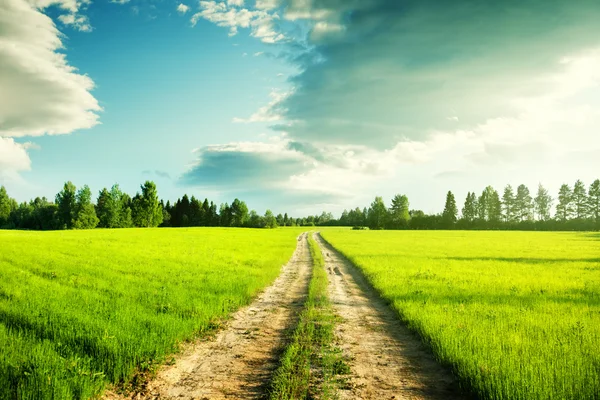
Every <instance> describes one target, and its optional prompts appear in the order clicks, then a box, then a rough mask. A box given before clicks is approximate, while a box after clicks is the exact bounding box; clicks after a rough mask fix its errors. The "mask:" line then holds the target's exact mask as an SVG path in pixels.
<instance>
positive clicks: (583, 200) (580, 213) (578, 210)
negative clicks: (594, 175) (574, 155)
mask: <svg viewBox="0 0 600 400" xmlns="http://www.w3.org/2000/svg"><path fill="white" fill-rule="evenodd" d="M588 207H589V202H588V198H587V193H586V190H585V185H584V184H583V182H582V181H581V180H579V179H578V180H577V182H575V185H574V186H573V211H574V212H575V218H577V219H585V218H587V217H588Z"/></svg>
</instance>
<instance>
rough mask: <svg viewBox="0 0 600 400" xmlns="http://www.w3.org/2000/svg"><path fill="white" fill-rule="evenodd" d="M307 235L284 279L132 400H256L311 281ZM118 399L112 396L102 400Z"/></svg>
mask: <svg viewBox="0 0 600 400" xmlns="http://www.w3.org/2000/svg"><path fill="white" fill-rule="evenodd" d="M311 271H312V260H311V257H310V252H309V248H308V243H307V234H306V233H303V234H302V235H300V236H299V237H298V244H297V247H296V251H295V252H294V255H293V256H292V258H291V260H290V261H289V262H288V263H287V264H286V265H285V266H284V267H283V268H282V273H281V275H279V277H278V278H277V279H276V280H275V282H274V283H273V285H271V286H269V287H268V288H267V289H266V290H265V291H264V292H263V293H262V294H261V295H259V297H258V298H257V299H256V300H255V301H254V302H253V303H252V304H251V305H249V306H247V307H245V308H242V309H240V310H238V311H237V312H236V313H235V314H234V315H233V317H232V319H231V320H230V322H229V323H227V324H226V327H225V328H224V329H223V330H221V331H219V332H218V333H217V335H216V336H215V337H214V338H212V339H209V340H206V339H205V340H203V341H200V342H198V343H196V344H194V345H193V346H190V348H189V349H187V350H185V351H184V353H183V355H182V356H181V357H179V359H178V360H177V361H176V362H175V364H174V365H172V366H165V367H163V368H162V369H161V370H159V372H158V374H157V376H156V378H155V379H154V380H152V381H151V382H149V383H148V385H147V387H146V389H145V390H144V393H134V394H131V395H130V398H135V399H175V398H177V399H233V398H236V399H258V398H264V397H266V389H267V387H266V385H268V383H269V382H270V380H271V376H272V373H273V371H274V370H275V369H276V368H277V366H278V361H279V353H280V351H281V349H282V347H283V346H284V345H285V342H286V334H287V332H288V330H289V328H290V327H293V326H295V321H296V319H297V315H298V313H299V311H300V310H301V309H302V306H303V303H304V299H305V298H306V293H307V291H308V284H309V281H310V277H311ZM116 398H118V397H117V396H115V395H114V394H109V395H107V396H105V399H116Z"/></svg>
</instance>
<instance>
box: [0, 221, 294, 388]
mask: <svg viewBox="0 0 600 400" xmlns="http://www.w3.org/2000/svg"><path fill="white" fill-rule="evenodd" d="M298 233H299V232H298V231H296V230H291V229H285V230H284V229H280V230H248V229H225V228H210V229H204V228H192V229H123V230H92V231H85V232H84V231H62V232H22V231H0V249H1V251H0V388H2V390H0V399H69V398H76V399H80V398H89V397H92V396H96V395H98V394H100V393H101V392H102V391H103V389H105V388H106V387H107V385H109V384H116V385H118V387H121V388H126V387H128V386H131V385H135V384H136V383H137V381H136V380H137V379H143V378H144V377H143V375H144V374H145V373H149V372H151V371H152V370H153V369H154V368H155V367H156V366H157V365H158V364H160V363H162V362H165V361H166V360H167V356H168V355H170V354H172V353H174V352H176V351H177V350H178V349H179V345H180V343H182V342H184V341H187V340H191V339H193V338H195V337H197V336H199V335H202V334H204V333H206V332H209V331H211V330H212V329H213V328H214V327H215V326H217V325H218V323H219V321H221V320H222V319H223V318H226V317H227V316H228V315H229V314H230V313H231V312H232V311H233V310H235V309H236V308H238V307H240V306H241V305H244V304H247V303H249V302H250V301H251V299H252V298H253V297H254V296H255V295H256V294H257V293H258V292H259V291H260V290H261V289H262V288H264V287H265V286H267V285H268V284H270V283H272V282H273V280H274V279H275V278H276V277H277V275H278V274H279V272H280V267H281V265H282V264H284V263H285V262H287V260H288V259H289V258H290V256H291V255H292V253H293V251H294V248H295V246H296V239H295V238H296V236H297V234H298Z"/></svg>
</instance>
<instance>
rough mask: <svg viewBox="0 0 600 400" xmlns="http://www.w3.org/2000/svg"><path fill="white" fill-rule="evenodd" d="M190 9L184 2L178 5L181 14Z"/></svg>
mask: <svg viewBox="0 0 600 400" xmlns="http://www.w3.org/2000/svg"><path fill="white" fill-rule="evenodd" d="M189 9H190V8H189V7H188V6H186V5H185V4H183V3H179V5H178V6H177V12H179V13H180V14H185V13H186V12H188V10H189Z"/></svg>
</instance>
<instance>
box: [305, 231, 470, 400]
mask: <svg viewBox="0 0 600 400" xmlns="http://www.w3.org/2000/svg"><path fill="white" fill-rule="evenodd" d="M314 236H315V240H317V242H318V243H319V245H320V246H321V251H322V252H323V256H324V258H325V268H326V269H327V272H328V276H329V282H330V284H329V296H330V299H331V302H332V304H333V306H334V309H335V312H336V313H337V314H338V315H339V316H340V317H341V319H342V321H341V322H340V323H339V324H338V325H337V327H336V342H337V343H336V345H337V346H338V347H340V348H341V349H342V351H343V353H344V354H345V355H346V356H347V357H348V358H349V359H350V361H349V364H350V369H351V374H350V377H349V382H348V385H346V387H344V388H342V389H341V391H340V398H341V399H459V398H462V397H461V396H460V395H459V394H458V393H459V392H458V389H457V388H458V385H457V383H456V382H455V380H454V379H453V377H452V375H451V374H450V373H449V372H448V371H447V370H446V369H444V368H443V367H441V366H440V365H439V364H438V363H437V362H436V361H435V360H434V358H433V356H432V355H431V353H430V352H429V351H428V350H427V349H426V348H425V347H424V345H423V344H422V343H421V341H420V340H419V339H418V338H417V337H416V336H415V335H414V334H413V333H411V332H410V331H409V330H408V329H407V328H406V327H405V326H404V325H403V324H402V323H401V322H400V321H399V319H398V316H397V315H396V313H395V312H394V311H393V310H392V309H391V308H390V307H389V306H388V305H387V304H386V303H385V302H384V301H383V300H382V299H381V298H379V296H378V295H377V293H376V292H375V291H374V289H373V288H372V287H371V286H370V285H369V283H368V282H367V281H366V279H365V278H364V277H363V275H362V274H361V273H360V271H358V270H357V268H356V267H354V266H353V265H352V264H351V263H350V262H348V261H347V260H346V259H345V258H344V257H343V256H342V255H341V254H339V253H338V252H337V251H336V250H335V249H334V248H333V247H331V246H330V245H329V244H328V243H327V242H325V241H324V240H323V239H322V238H321V237H320V235H318V234H315V235H314Z"/></svg>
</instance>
